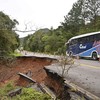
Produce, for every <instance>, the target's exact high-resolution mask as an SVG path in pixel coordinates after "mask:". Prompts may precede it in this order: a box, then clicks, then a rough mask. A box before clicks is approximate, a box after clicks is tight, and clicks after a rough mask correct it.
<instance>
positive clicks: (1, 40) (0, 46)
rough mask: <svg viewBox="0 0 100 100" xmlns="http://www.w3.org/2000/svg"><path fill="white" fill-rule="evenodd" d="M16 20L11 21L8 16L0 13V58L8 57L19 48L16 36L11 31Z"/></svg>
mask: <svg viewBox="0 0 100 100" xmlns="http://www.w3.org/2000/svg"><path fill="white" fill-rule="evenodd" d="M16 22H17V21H16V20H14V21H13V20H11V19H10V18H9V16H8V15H5V14H4V13H3V12H0V56H1V55H2V56H3V55H5V54H6V55H8V54H9V53H11V52H14V50H15V49H16V48H17V47H18V46H19V38H18V35H17V34H16V33H15V32H14V31H13V28H14V27H15V25H16V24H17V23H16Z"/></svg>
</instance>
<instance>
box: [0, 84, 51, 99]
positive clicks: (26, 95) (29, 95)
mask: <svg viewBox="0 0 100 100" xmlns="http://www.w3.org/2000/svg"><path fill="white" fill-rule="evenodd" d="M16 88H18V87H16V86H14V84H13V83H12V82H10V83H8V84H6V85H5V86H3V87H0V100H52V99H51V97H50V96H49V95H47V94H44V93H42V92H38V91H36V90H34V89H33V88H22V91H21V93H20V94H18V95H15V96H13V97H10V96H8V93H9V92H10V91H14V89H16Z"/></svg>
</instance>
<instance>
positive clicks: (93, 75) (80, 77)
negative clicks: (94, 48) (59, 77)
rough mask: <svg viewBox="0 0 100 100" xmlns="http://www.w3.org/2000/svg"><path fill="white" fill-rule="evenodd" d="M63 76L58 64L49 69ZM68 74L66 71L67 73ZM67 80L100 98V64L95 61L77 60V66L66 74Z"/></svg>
mask: <svg viewBox="0 0 100 100" xmlns="http://www.w3.org/2000/svg"><path fill="white" fill-rule="evenodd" d="M47 68H49V69H51V70H53V71H56V72H57V73H59V74H61V72H62V68H61V66H59V65H58V64H53V65H52V66H49V67H47ZM65 72H66V71H65ZM64 77H65V79H67V80H70V82H72V83H74V84H76V85H78V86H79V87H82V88H83V89H85V90H87V91H89V92H91V93H92V94H94V95H96V96H98V97H100V86H99V85H100V62H99V61H93V60H83V59H79V60H76V59H75V65H73V68H71V69H70V70H69V71H68V74H67V73H65V74H64Z"/></svg>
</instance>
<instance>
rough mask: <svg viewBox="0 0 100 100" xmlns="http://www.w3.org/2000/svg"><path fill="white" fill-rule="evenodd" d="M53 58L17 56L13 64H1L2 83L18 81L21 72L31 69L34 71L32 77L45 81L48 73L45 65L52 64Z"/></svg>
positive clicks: (0, 78) (0, 82)
mask: <svg viewBox="0 0 100 100" xmlns="http://www.w3.org/2000/svg"><path fill="white" fill-rule="evenodd" d="M51 63H52V59H45V58H37V57H20V58H17V59H16V61H15V62H14V63H13V65H12V66H9V67H7V66H5V64H3V65H2V64H1V65H0V84H2V83H3V84H5V83H7V82H9V81H10V80H11V81H14V82H17V80H18V79H19V76H18V75H17V74H18V73H19V72H21V73H27V72H28V71H29V70H30V71H31V72H32V77H31V78H32V79H34V80H35V81H37V82H39V83H41V82H44V80H45V78H46V76H47V74H46V72H45V71H44V69H43V68H44V66H47V65H50V64H51Z"/></svg>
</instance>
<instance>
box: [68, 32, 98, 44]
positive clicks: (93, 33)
mask: <svg viewBox="0 0 100 100" xmlns="http://www.w3.org/2000/svg"><path fill="white" fill-rule="evenodd" d="M99 33H100V31H99V32H92V33H86V34H82V35H78V36H74V37H72V38H70V39H69V41H68V43H69V42H70V41H71V40H73V39H78V38H82V37H86V36H90V35H95V34H99Z"/></svg>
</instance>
